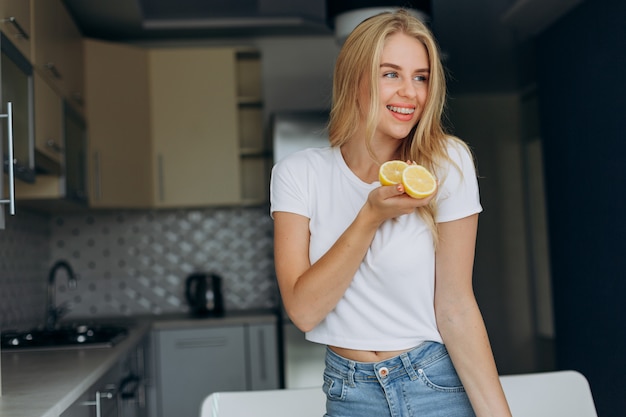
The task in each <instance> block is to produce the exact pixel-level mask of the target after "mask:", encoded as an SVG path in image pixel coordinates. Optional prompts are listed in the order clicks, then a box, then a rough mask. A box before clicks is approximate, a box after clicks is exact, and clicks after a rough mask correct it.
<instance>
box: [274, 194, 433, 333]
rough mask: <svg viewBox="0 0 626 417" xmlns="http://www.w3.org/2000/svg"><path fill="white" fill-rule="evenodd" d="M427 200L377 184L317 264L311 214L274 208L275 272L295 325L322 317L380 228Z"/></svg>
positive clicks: (304, 326) (308, 326)
mask: <svg viewBox="0 0 626 417" xmlns="http://www.w3.org/2000/svg"><path fill="white" fill-rule="evenodd" d="M431 198H432V197H431ZM429 201H430V198H429V199H423V200H416V199H413V198H411V197H409V196H407V195H406V194H403V190H402V187H394V186H386V187H378V188H376V189H374V190H373V191H372V192H371V193H370V195H369V197H368V200H367V202H366V203H365V204H364V205H363V207H362V208H361V210H360V211H359V213H358V214H357V216H356V218H355V219H354V221H353V222H352V224H350V226H348V228H347V229H346V230H345V231H344V232H343V234H342V235H341V236H340V237H339V239H337V241H336V242H335V244H334V245H333V246H332V247H331V248H330V249H329V250H328V252H326V253H325V254H324V256H322V257H321V258H320V259H319V260H318V261H317V262H315V264H314V265H311V264H310V261H309V239H310V235H309V219H308V218H306V217H304V216H300V215H298V214H293V213H287V212H274V262H275V265H276V277H277V279H278V286H279V288H280V293H281V297H282V300H283V305H284V306H285V310H286V312H287V315H288V316H289V318H291V320H292V321H293V322H294V324H295V325H296V326H297V327H298V328H299V329H300V330H302V331H304V332H307V331H309V330H311V329H313V328H314V327H315V326H316V325H317V324H318V323H319V322H320V321H322V320H323V319H324V318H325V317H326V315H328V313H329V312H331V311H332V310H333V309H334V308H335V306H336V305H337V303H338V302H339V300H340V299H341V297H343V294H344V293H345V291H346V289H347V288H348V286H349V285H350V283H351V282H352V278H353V277H354V274H355V273H356V271H357V269H358V268H359V265H360V264H361V262H362V261H363V258H364V257H365V254H366V253H367V250H368V248H369V246H370V244H371V242H372V239H373V238H374V235H375V233H376V230H377V229H378V227H379V226H380V225H381V224H382V223H383V222H384V221H385V220H387V219H390V218H394V217H398V216H400V215H402V214H407V213H412V212H413V211H415V207H417V206H419V205H424V204H428V202H429ZM338 204H341V203H340V202H338Z"/></svg>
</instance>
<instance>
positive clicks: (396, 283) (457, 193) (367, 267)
mask: <svg viewBox="0 0 626 417" xmlns="http://www.w3.org/2000/svg"><path fill="white" fill-rule="evenodd" d="M448 153H449V156H450V158H451V159H452V160H453V161H454V162H455V163H456V164H457V165H458V167H459V168H460V170H461V172H462V175H461V174H460V172H459V170H458V169H456V168H455V167H453V166H452V165H450V166H449V167H447V168H445V169H443V170H441V172H436V176H437V178H438V179H439V181H440V184H439V191H438V194H437V197H436V198H437V203H438V211H437V217H436V221H437V222H447V221H452V220H456V219H461V218H463V217H467V216H469V215H472V214H475V213H478V212H480V211H482V207H481V205H480V199H479V194H478V182H477V179H476V172H475V169H474V163H473V161H472V158H471V156H470V154H469V153H468V152H467V150H465V149H464V148H463V147H462V146H460V145H459V144H457V143H455V142H453V141H451V140H450V141H449V145H448ZM379 186H380V183H379V182H378V181H376V182H374V183H371V184H367V183H365V182H363V181H361V180H360V179H359V178H358V177H357V176H356V175H354V173H353V172H352V171H351V170H350V168H348V166H347V165H346V163H345V161H344V159H343V156H342V155H341V151H340V149H339V148H331V147H328V148H311V149H306V150H303V151H299V152H295V153H293V154H291V155H289V156H287V157H285V158H284V159H282V160H281V161H279V162H278V163H277V164H276V165H275V166H274V168H273V170H272V179H271V184H270V204H271V206H270V212H271V213H274V212H275V211H284V212H291V213H296V214H300V215H302V216H305V217H308V218H309V230H310V232H311V241H310V248H309V257H310V260H311V264H313V263H315V262H316V261H317V260H318V259H319V258H321V257H322V256H323V255H324V254H325V253H326V252H327V251H328V249H330V247H331V246H332V245H333V244H334V243H335V242H336V241H337V239H338V238H339V236H340V235H341V234H342V233H343V232H344V231H345V230H346V229H347V227H348V226H349V225H350V224H351V223H352V222H353V220H354V218H355V217H356V215H357V213H358V212H359V210H360V209H361V207H362V206H363V204H364V203H365V201H366V200H367V196H368V194H369V193H370V191H372V190H373V189H374V188H376V187H379ZM434 277H435V253H434V247H433V240H432V234H431V232H430V230H429V229H428V226H427V225H426V224H425V223H424V222H423V221H422V219H421V218H420V217H419V215H418V214H417V213H412V214H407V215H403V216H400V217H398V218H397V219H392V220H387V221H385V222H384V223H383V224H382V225H381V226H380V228H379V229H378V231H377V232H376V235H375V236H374V239H373V241H372V243H371V245H370V248H369V249H368V251H367V253H366V255H365V258H364V259H363V262H362V263H361V266H360V267H359V269H358V271H357V273H356V274H355V276H354V279H353V281H352V283H351V284H350V286H349V287H348V289H347V290H346V292H345V294H344V296H343V298H342V299H341V300H340V301H339V303H338V304H337V306H336V307H335V309H334V310H332V311H331V312H330V313H329V314H328V315H327V316H326V318H325V319H324V320H323V321H322V322H320V323H319V324H318V325H317V326H316V327H315V328H314V329H313V330H311V331H310V332H308V333H307V334H306V338H307V339H308V340H310V341H313V342H317V343H322V344H326V345H333V346H339V347H343V348H348V349H359V350H377V351H386V350H400V349H408V348H411V347H414V346H417V345H418V344H420V343H421V342H423V341H427V340H430V341H437V342H441V341H442V340H441V336H440V334H439V331H438V329H437V324H436V321H435V311H434V291H435V278H434Z"/></svg>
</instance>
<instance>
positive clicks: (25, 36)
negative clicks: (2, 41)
mask: <svg viewBox="0 0 626 417" xmlns="http://www.w3.org/2000/svg"><path fill="white" fill-rule="evenodd" d="M7 22H8V23H10V24H12V25H13V27H14V28H15V30H17V37H19V38H22V39H25V40H28V39H29V38H30V37H29V36H28V32H26V31H25V30H24V28H23V27H22V25H20V24H19V23H18V21H17V19H16V18H15V16H11V17H7V18H6V19H2V23H7Z"/></svg>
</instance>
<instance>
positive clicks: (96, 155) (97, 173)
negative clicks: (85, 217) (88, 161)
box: [93, 151, 102, 200]
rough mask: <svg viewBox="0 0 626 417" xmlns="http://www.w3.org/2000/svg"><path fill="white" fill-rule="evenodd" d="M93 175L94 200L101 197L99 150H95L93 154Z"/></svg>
mask: <svg viewBox="0 0 626 417" xmlns="http://www.w3.org/2000/svg"><path fill="white" fill-rule="evenodd" d="M93 176H94V179H93V181H94V184H93V185H94V194H95V196H94V197H95V199H96V200H100V199H101V198H102V184H101V182H102V180H101V175H100V152H98V151H95V152H94V154H93Z"/></svg>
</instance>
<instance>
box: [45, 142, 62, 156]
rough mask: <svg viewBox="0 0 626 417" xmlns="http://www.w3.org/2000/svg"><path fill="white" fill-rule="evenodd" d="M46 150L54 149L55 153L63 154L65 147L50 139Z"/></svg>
mask: <svg viewBox="0 0 626 417" xmlns="http://www.w3.org/2000/svg"><path fill="white" fill-rule="evenodd" d="M46 148H49V149H52V150H53V151H54V152H57V153H61V152H63V147H62V146H61V145H59V144H58V143H56V142H55V141H54V139H48V140H47V141H46Z"/></svg>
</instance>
